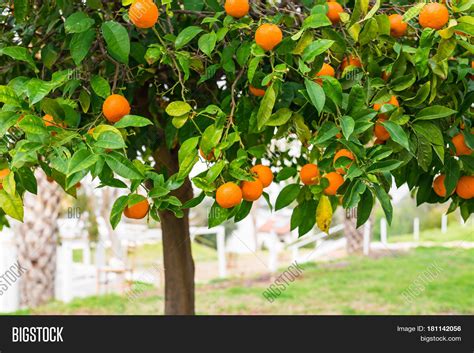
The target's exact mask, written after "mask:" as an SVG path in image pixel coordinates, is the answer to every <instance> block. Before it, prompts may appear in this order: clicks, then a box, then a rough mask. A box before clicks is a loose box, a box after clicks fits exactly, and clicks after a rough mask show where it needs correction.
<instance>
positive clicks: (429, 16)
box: [418, 2, 449, 29]
mask: <svg viewBox="0 0 474 353" xmlns="http://www.w3.org/2000/svg"><path fill="white" fill-rule="evenodd" d="M418 21H419V22H420V26H421V27H423V28H427V27H428V28H433V29H440V28H442V27H443V26H444V25H445V24H446V23H448V21H449V12H448V8H447V7H446V6H444V5H443V4H440V3H436V2H432V3H429V4H426V5H425V6H424V7H423V9H422V10H421V12H420V16H419V17H418Z"/></svg>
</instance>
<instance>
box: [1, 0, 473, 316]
mask: <svg viewBox="0 0 474 353" xmlns="http://www.w3.org/2000/svg"><path fill="white" fill-rule="evenodd" d="M132 3H133V4H132ZM472 10H473V4H472V1H468V0H452V1H448V2H447V3H446V4H442V3H429V4H426V3H425V2H423V1H420V2H418V3H409V2H408V1H404V0H399V1H391V2H388V1H380V0H376V1H372V0H371V1H369V0H355V1H352V0H349V1H346V0H342V1H339V2H334V1H332V2H326V1H324V0H301V1H286V0H283V1H280V2H270V1H269V2H268V3H266V2H264V1H251V2H250V3H249V2H248V1H246V0H227V1H225V3H224V1H221V0H182V1H181V0H180V1H176V0H162V1H161V2H160V3H159V2H153V1H151V0H136V1H135V2H133V1H132V0H123V1H122V2H120V1H107V2H103V1H100V0H87V1H67V0H54V1H39V0H13V1H6V2H5V1H4V2H3V3H2V5H0V23H1V24H2V26H1V28H0V30H1V39H2V40H1V42H0V84H1V86H0V104H2V108H1V111H0V136H1V137H2V140H1V144H0V153H1V157H2V159H1V162H0V163H1V165H0V169H1V170H2V171H1V173H0V178H1V182H2V184H1V185H2V190H0V207H1V208H2V210H3V212H2V217H1V219H2V221H3V222H6V220H5V217H4V214H7V215H9V216H11V217H13V218H17V219H20V220H21V219H22V214H23V208H22V197H23V195H24V194H25V192H32V193H34V192H35V191H36V180H35V176H34V174H33V170H34V169H38V168H41V169H42V170H43V171H44V172H45V173H46V175H48V177H50V178H52V179H53V180H54V181H56V182H57V183H58V184H60V185H61V186H62V187H63V188H64V190H66V191H67V192H69V193H72V194H74V190H75V188H74V186H75V185H76V184H77V183H78V182H79V181H80V180H82V179H83V178H84V177H85V176H86V175H87V174H91V175H92V176H93V177H94V178H98V179H99V180H100V183H101V186H107V187H114V188H122V189H124V190H125V189H128V190H129V194H128V196H123V197H120V198H119V199H118V200H117V201H116V202H115V204H114V206H113V210H112V213H111V217H110V220H111V223H112V225H113V226H114V227H115V226H116V225H117V224H118V222H119V221H120V219H121V217H122V214H125V216H127V217H131V218H143V217H145V216H146V215H148V216H149V217H151V218H153V219H155V220H157V221H160V222H161V226H162V230H163V242H164V266H165V269H166V271H165V287H166V291H165V296H166V301H165V303H166V304H165V307H166V313H169V314H177V313H193V312H194V279H193V277H194V264H193V260H192V256H191V248H190V241H189V229H188V228H189V227H188V210H189V209H190V208H193V207H196V206H198V205H199V204H200V202H202V201H203V199H204V198H205V197H210V198H215V199H216V200H217V201H216V202H215V203H214V205H213V206H212V208H211V210H210V213H209V226H210V227H213V226H216V225H218V224H220V223H222V222H223V221H224V220H227V219H233V220H234V221H236V222H238V221H240V220H242V219H243V218H245V217H246V216H247V214H248V213H249V211H250V208H251V205H252V202H253V201H256V200H257V199H259V198H260V197H261V196H262V195H263V197H265V198H266V199H267V201H268V195H267V193H265V191H264V188H265V187H267V186H268V185H269V184H270V183H271V182H272V181H274V182H275V181H276V182H285V184H286V186H285V187H284V188H283V189H282V191H281V193H280V194H279V196H278V198H277V200H276V204H275V205H273V206H274V209H276V210H279V209H281V208H283V207H286V206H288V205H290V204H294V205H296V206H295V207H294V210H293V215H292V218H291V228H292V229H296V228H298V231H299V234H300V235H303V234H306V233H307V232H308V231H310V230H311V229H312V228H313V227H315V226H316V223H317V226H319V227H320V228H321V229H323V230H326V231H327V229H328V227H329V225H330V219H331V216H332V213H333V210H334V209H336V208H337V207H338V206H339V204H341V205H342V207H344V208H346V209H347V208H353V207H356V206H358V207H357V224H358V226H360V225H361V224H363V223H364V222H365V221H366V220H367V219H368V217H369V215H370V213H371V210H372V207H373V205H374V202H375V201H376V200H378V201H379V202H380V204H381V206H382V208H383V210H384V211H385V214H386V217H387V219H388V221H389V222H390V221H391V220H392V205H391V202H390V197H389V194H388V191H389V188H390V187H391V185H392V181H393V180H394V182H395V183H396V184H397V185H402V184H405V183H406V184H408V186H409V188H410V189H411V190H412V191H413V192H414V194H415V195H416V200H417V203H418V204H421V203H425V202H429V203H443V202H447V201H449V202H451V204H450V206H449V209H448V211H449V212H452V211H454V210H455V209H456V208H458V207H459V208H460V210H461V214H462V216H463V217H464V218H465V219H466V218H468V217H469V215H470V214H471V213H473V210H474V201H473V196H474V191H473V188H474V186H473V184H474V181H473V179H474V177H473V171H474V158H473V156H472V150H473V148H474V137H473V134H472V125H473V119H472V112H471V105H472V103H473V100H474V98H473V97H474V93H473V82H472V75H473V70H472V55H473V51H474V46H473V44H472V35H473V34H474V18H473V17H471V16H469V13H470V12H471V11H472ZM278 140H284V141H286V142H287V144H286V146H287V145H288V144H290V145H292V146H297V147H296V148H297V149H298V151H299V153H297V155H295V153H294V151H289V149H288V148H287V147H285V146H283V147H282V144H281V143H275V142H276V141H278ZM199 158H202V160H203V161H205V162H206V163H207V165H208V169H207V170H206V171H205V172H203V173H201V174H199V175H197V176H196V177H194V178H193V179H192V184H194V186H195V188H196V189H199V190H201V191H200V192H199V193H198V194H197V195H193V192H192V184H191V181H190V180H189V178H188V175H189V173H190V171H191V170H192V168H193V166H194V165H195V164H196V163H197V162H198V160H199ZM303 166H304V168H303ZM268 167H271V169H269V168H268ZM274 176H275V180H273V179H274V178H273V177H274ZM435 178H437V179H436V182H435V183H434V185H435V187H434V188H433V182H434V179H435ZM440 178H441V179H440ZM270 207H272V205H270Z"/></svg>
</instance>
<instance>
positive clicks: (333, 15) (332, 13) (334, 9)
mask: <svg viewBox="0 0 474 353" xmlns="http://www.w3.org/2000/svg"><path fill="white" fill-rule="evenodd" d="M327 5H328V12H327V14H326V15H327V16H328V18H329V19H330V20H331V22H332V24H336V23H339V22H340V21H341V17H340V14H341V13H342V12H344V9H343V8H342V6H341V5H340V4H339V3H338V2H336V1H330V2H327Z"/></svg>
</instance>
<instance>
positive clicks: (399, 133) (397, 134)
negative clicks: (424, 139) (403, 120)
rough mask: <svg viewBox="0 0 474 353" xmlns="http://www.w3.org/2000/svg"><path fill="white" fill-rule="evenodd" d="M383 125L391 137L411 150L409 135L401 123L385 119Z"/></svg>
mask: <svg viewBox="0 0 474 353" xmlns="http://www.w3.org/2000/svg"><path fill="white" fill-rule="evenodd" d="M382 125H383V126H384V127H385V128H386V129H387V131H388V132H389V133H390V138H391V139H392V140H393V141H395V142H396V143H398V144H399V145H401V146H403V147H405V149H406V150H408V151H409V150H410V144H409V143H408V137H407V134H406V133H405V131H404V130H403V129H402V127H401V126H400V125H397V124H395V123H394V122H392V121H389V120H387V121H384V122H382Z"/></svg>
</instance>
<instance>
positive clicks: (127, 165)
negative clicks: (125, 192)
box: [105, 152, 143, 179]
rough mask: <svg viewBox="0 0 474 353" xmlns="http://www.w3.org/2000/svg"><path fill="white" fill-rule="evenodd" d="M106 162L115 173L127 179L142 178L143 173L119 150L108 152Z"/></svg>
mask: <svg viewBox="0 0 474 353" xmlns="http://www.w3.org/2000/svg"><path fill="white" fill-rule="evenodd" d="M105 162H106V163H107V165H108V166H109V167H110V169H112V170H113V171H114V172H115V173H117V174H118V175H120V176H121V177H123V178H126V179H142V178H143V175H142V173H141V172H140V171H139V170H138V169H137V168H136V167H135V166H134V165H133V163H132V162H130V161H129V160H128V159H127V158H125V157H124V156H123V155H121V154H119V153H117V152H110V153H107V154H106V156H105Z"/></svg>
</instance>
